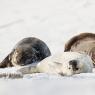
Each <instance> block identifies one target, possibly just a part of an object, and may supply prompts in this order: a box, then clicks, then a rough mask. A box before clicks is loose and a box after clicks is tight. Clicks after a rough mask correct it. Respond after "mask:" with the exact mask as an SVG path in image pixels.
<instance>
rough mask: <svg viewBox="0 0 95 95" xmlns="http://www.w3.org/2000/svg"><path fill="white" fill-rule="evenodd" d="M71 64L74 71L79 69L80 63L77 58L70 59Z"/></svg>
mask: <svg viewBox="0 0 95 95" xmlns="http://www.w3.org/2000/svg"><path fill="white" fill-rule="evenodd" d="M69 65H70V66H71V67H72V69H73V71H77V70H78V69H79V68H78V66H77V65H78V62H77V60H71V61H69ZM69 69H70V68H69Z"/></svg>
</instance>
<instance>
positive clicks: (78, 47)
mask: <svg viewBox="0 0 95 95" xmlns="http://www.w3.org/2000/svg"><path fill="white" fill-rule="evenodd" d="M64 51H65V52H66V51H75V52H84V53H86V54H88V55H90V56H91V58H92V60H93V64H94V65H95V34H94V33H81V34H79V35H76V36H74V37H72V38H71V39H70V40H69V41H68V42H67V43H66V45H65V50H64Z"/></svg>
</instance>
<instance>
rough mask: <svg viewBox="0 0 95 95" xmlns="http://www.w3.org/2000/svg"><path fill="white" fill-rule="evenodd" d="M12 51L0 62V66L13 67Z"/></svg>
mask: <svg viewBox="0 0 95 95" xmlns="http://www.w3.org/2000/svg"><path fill="white" fill-rule="evenodd" d="M11 54H12V53H10V54H9V55H8V56H7V57H6V58H5V59H4V60H3V61H2V62H1V63H0V68H6V67H13V65H12V63H11V60H10V56H11Z"/></svg>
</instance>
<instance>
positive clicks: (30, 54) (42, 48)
mask: <svg viewBox="0 0 95 95" xmlns="http://www.w3.org/2000/svg"><path fill="white" fill-rule="evenodd" d="M50 55H51V52H50V50H49V48H48V46H47V45H46V44H45V43H44V42H43V41H42V40H40V39H38V38H34V37H28V38H24V39H22V40H21V41H20V42H18V43H17V44H16V46H15V47H14V48H13V50H12V52H11V53H10V54H8V56H7V57H6V58H5V59H4V60H3V61H2V62H1V63H0V68H5V67H13V66H25V65H29V64H33V63H36V62H40V61H41V60H43V59H44V58H46V57H48V56H50Z"/></svg>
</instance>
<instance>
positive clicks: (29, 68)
mask: <svg viewBox="0 0 95 95" xmlns="http://www.w3.org/2000/svg"><path fill="white" fill-rule="evenodd" d="M17 71H18V72H21V73H22V74H32V73H39V71H38V69H37V67H36V66H30V65H29V66H24V67H21V68H20V69H18V70H17Z"/></svg>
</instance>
